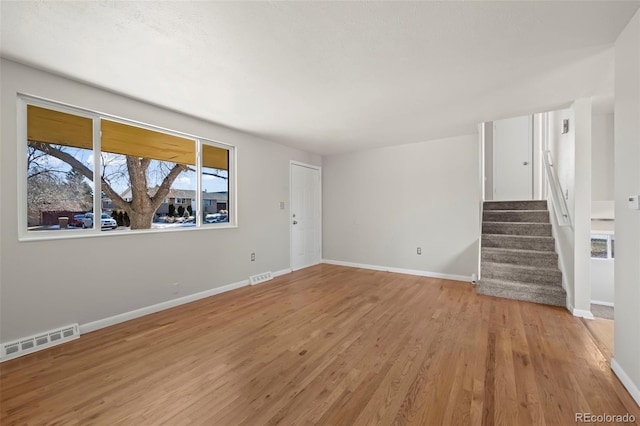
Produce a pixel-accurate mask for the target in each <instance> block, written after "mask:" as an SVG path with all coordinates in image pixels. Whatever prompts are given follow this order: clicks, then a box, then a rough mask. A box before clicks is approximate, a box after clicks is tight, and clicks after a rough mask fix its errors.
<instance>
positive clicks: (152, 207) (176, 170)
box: [28, 141, 190, 229]
mask: <svg viewBox="0 0 640 426" xmlns="http://www.w3.org/2000/svg"><path fill="white" fill-rule="evenodd" d="M29 148H30V151H29V158H28V161H30V162H31V164H33V162H34V161H36V162H37V161H38V158H40V157H39V155H40V153H42V154H46V155H50V156H52V157H55V158H57V159H58V160H61V161H63V162H65V163H66V164H68V165H69V166H70V167H71V168H72V169H73V170H74V171H75V172H76V173H79V174H81V175H82V176H84V177H86V178H87V179H89V180H90V181H93V171H92V170H91V169H89V168H88V167H87V166H86V165H84V164H83V163H82V162H81V161H80V160H78V159H77V158H75V157H74V156H73V155H71V154H69V153H68V152H66V151H64V150H63V149H62V148H61V147H58V146H56V145H51V144H49V143H45V142H38V141H29ZM151 161H152V160H150V159H148V158H139V157H134V156H130V155H127V156H126V167H127V171H128V177H129V181H130V185H131V201H126V200H124V199H123V198H122V197H121V196H120V194H118V193H117V192H116V191H115V190H114V189H113V187H112V186H111V185H110V183H109V182H108V180H107V179H105V177H104V176H102V177H101V182H100V187H101V189H102V192H104V194H105V195H106V196H107V197H109V198H110V199H111V200H112V201H113V203H114V204H115V205H116V206H118V207H119V208H121V209H122V210H124V211H125V212H127V214H128V215H129V218H130V219H131V229H149V228H151V223H152V222H153V216H154V214H155V212H156V210H157V209H158V207H160V205H161V204H162V201H163V200H164V198H165V197H166V196H167V194H168V193H169V190H170V189H171V185H172V184H173V182H174V181H175V180H176V178H177V177H178V176H179V175H180V173H182V172H184V171H187V170H190V169H189V167H188V166H186V165H184V164H170V163H169V164H170V166H169V167H168V170H167V173H166V175H165V176H164V178H163V179H162V181H161V183H160V185H159V186H158V187H157V191H156V192H155V194H153V195H150V194H149V191H148V188H149V186H148V181H147V170H148V168H149V164H150V163H151Z"/></svg>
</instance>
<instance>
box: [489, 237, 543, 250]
mask: <svg viewBox="0 0 640 426" xmlns="http://www.w3.org/2000/svg"><path fill="white" fill-rule="evenodd" d="M482 247H483V248H485V247H486V248H489V247H491V248H513V249H524V250H537V251H555V240H554V239H553V237H549V236H533V235H509V234H482Z"/></svg>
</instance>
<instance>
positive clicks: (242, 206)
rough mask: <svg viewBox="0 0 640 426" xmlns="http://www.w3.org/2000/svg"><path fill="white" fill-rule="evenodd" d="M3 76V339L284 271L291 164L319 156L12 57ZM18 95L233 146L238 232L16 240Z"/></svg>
mask: <svg viewBox="0 0 640 426" xmlns="http://www.w3.org/2000/svg"><path fill="white" fill-rule="evenodd" d="M1 74H2V76H1V79H2V80H1V84H2V85H1V89H2V90H1V93H2V95H1V96H2V98H1V102H2V103H1V107H2V142H1V151H0V153H1V161H2V163H1V164H2V167H1V175H2V180H1V182H2V186H1V190H2V197H1V199H2V206H1V214H2V221H1V222H0V227H1V228H0V229H1V231H2V232H1V240H2V241H1V246H0V247H1V253H0V259H1V260H0V262H1V265H0V266H1V272H0V274H1V279H2V289H1V300H2V301H1V309H2V314H1V315H2V317H1V322H2V324H1V330H0V333H1V334H0V339H1V340H2V341H3V342H5V341H9V340H12V339H16V338H19V337H22V336H28V335H31V334H34V333H38V332H41V331H45V330H49V329H52V328H55V327H59V326H63V325H66V324H70V323H76V322H77V323H80V324H85V323H88V322H92V321H96V320H99V319H103V318H107V317H111V316H114V315H117V314H121V313H124V312H128V311H131V310H134V309H138V308H142V307H145V306H149V305H153V304H157V303H161V302H165V301H167V300H170V299H174V298H177V297H182V296H186V295H190V294H193V293H198V292H202V291H206V290H209V289H212V288H216V287H221V286H224V285H227V284H231V283H236V282H239V281H242V280H246V279H248V277H249V276H251V275H254V274H257V273H259V272H263V271H268V270H271V271H278V270H282V269H286V268H288V267H289V219H288V216H289V214H288V200H289V161H290V160H298V161H303V162H307V163H312V164H316V165H320V164H321V158H320V157H319V156H315V155H311V154H308V153H305V152H302V151H299V150H295V149H292V148H288V147H285V146H282V145H279V144H276V143H272V142H269V141H266V140H263V139H259V138H257V137H254V136H250V135H247V134H243V133H241V132H237V131H233V130H230V129H227V128H223V127H220V126H216V125H213V124H211V123H208V122H205V121H202V120H198V119H194V118H191V117H188V116H185V115H181V114H178V113H175V112H171V111H168V110H165V109H161V108H157V107H154V106H151V105H148V104H145V103H142V102H138V101H135V100H131V99H128V98H126V97H123V96H119V95H116V94H113V93H109V92H106V91H103V90H99V89H97V88H94V87H90V86H87V85H84V84H80V83H77V82H74V81H70V80H67V79H64V78H61V77H58V76H54V75H51V74H48V73H45V72H42V71H38V70H35V69H32V68H29V67H25V66H22V65H19V64H16V63H14V62H11V61H6V60H2V63H1ZM162 84H170V82H166V83H164V82H163V83H162ZM176 90H179V88H176ZM17 92H22V93H27V94H31V95H36V96H41V97H44V98H49V99H52V100H56V101H60V102H64V103H68V104H71V105H75V106H80V107H84V108H88V109H92V110H96V111H100V112H104V113H109V114H114V115H118V116H122V117H126V118H129V119H133V120H137V121H140V122H143V123H148V124H152V125H157V126H161V127H164V128H168V129H173V130H177V131H182V132H186V133H190V134H194V135H199V136H202V137H206V138H210V139H214V140H219V141H222V142H225V143H229V144H233V145H235V146H236V147H237V158H238V163H237V173H238V182H237V188H238V228H236V229H218V230H202V231H184V232H167V233H150V234H142V235H141V234H137V235H136V234H135V233H131V234H127V235H120V236H110V237H97V238H81V239H66V240H54V241H27V242H19V241H18V230H17V229H16V224H17V223H18V219H17V212H16V203H17V189H16V179H17V178H18V177H17V175H16V173H17V172H16V159H17V151H16V149H17V147H18V143H17V142H16V135H17V128H16V125H17V124H16V110H17V100H16V93H17ZM212 119H215V117H212ZM280 201H285V202H286V209H285V210H280V206H279V202H280ZM251 252H255V253H256V261H255V262H251V261H250V253H251ZM175 282H179V283H180V287H181V288H180V291H179V294H178V295H174V294H173V290H172V288H171V283H175Z"/></svg>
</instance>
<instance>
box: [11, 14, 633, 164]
mask: <svg viewBox="0 0 640 426" xmlns="http://www.w3.org/2000/svg"><path fill="white" fill-rule="evenodd" d="M639 6H640V3H639V2H637V1H628V2H612V1H605V2H596V1H593V2H591V1H584V2H559V1H553V2H541V1H536V2H521V1H511V2H250V3H249V2H105V1H101V2H52V1H46V2H44V1H41V2H6V1H3V2H2V3H1V5H0V8H1V9H0V12H1V15H2V18H1V19H2V21H1V25H2V30H1V31H2V32H1V36H2V38H1V53H2V56H3V57H6V58H9V59H13V60H16V61H19V62H23V63H26V64H30V65H34V66H36V67H38V68H42V69H45V70H49V71H52V72H55V73H58V74H62V75H65V76H68V77H71V78H74V79H78V80H81V81H85V82H89V83H91V84H95V85H98V86H100V87H103V88H107V89H109V90H112V91H115V92H118V93H123V94H126V95H128V96H131V97H134V98H138V99H142V100H145V101H148V102H151V103H154V104H158V105H162V106H165V107H168V108H171V109H174V110H178V111H182V112H185V113H188V114H191V115H194V116H197V117H201V118H204V119H206V120H209V121H212V122H215V123H219V124H222V125H225V126H229V127H233V128H237V129H241V130H243V131H247V132H252V133H257V134H260V135H262V136H265V137H267V138H270V139H273V140H276V141H279V142H282V143H285V144H287V145H291V146H296V147H299V148H302V149H306V150H309V151H312V152H316V153H320V154H333V153H338V152H345V151H353V150H357V149H364V148H368V147H375V146H384V145H392V144H403V143H411V142H419V141H425V140H429V139H433V138H438V137H445V136H453V135H459V134H463V133H469V132H472V131H475V130H476V125H477V123H479V122H481V121H485V120H492V119H497V118H504V117H508V116H514V115H519V114H525V113H531V112H536V111H544V110H548V109H552V108H557V107H560V106H564V105H566V104H568V103H569V102H571V101H572V100H573V99H576V98H578V97H583V96H591V95H595V94H598V93H596V92H597V91H598V90H602V88H603V87H604V88H605V90H609V89H608V88H609V86H610V85H608V84H606V83H603V81H605V82H606V79H607V77H606V75H607V73H610V70H611V63H612V57H613V56H612V49H611V46H612V44H613V42H614V41H615V39H616V37H617V35H618V34H619V33H620V31H621V30H622V29H623V28H624V26H625V25H626V23H627V22H628V21H629V19H630V18H631V17H632V16H633V14H634V12H635V10H637V9H638V7H639ZM598 95H599V97H600V98H603V99H604V98H606V97H607V93H599V94H598Z"/></svg>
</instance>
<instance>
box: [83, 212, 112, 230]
mask: <svg viewBox="0 0 640 426" xmlns="http://www.w3.org/2000/svg"><path fill="white" fill-rule="evenodd" d="M100 222H101V225H102V228H103V229H105V228H107V229H108V228H111V229H116V228H117V227H118V223H117V222H116V221H115V220H114V219H113V218H112V217H111V216H109V215H108V214H106V213H102V217H101V219H100ZM82 227H83V228H93V213H85V215H84V218H83V219H82Z"/></svg>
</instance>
